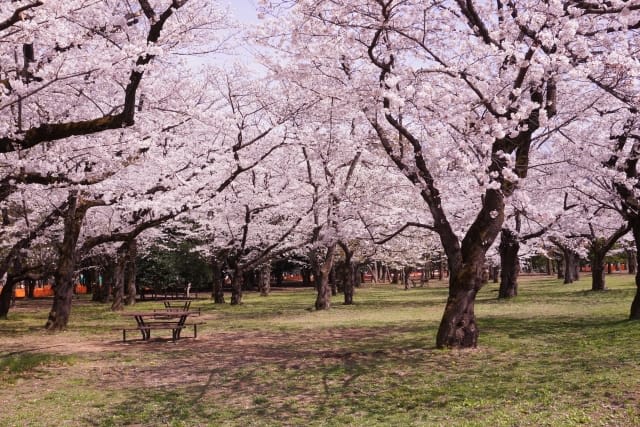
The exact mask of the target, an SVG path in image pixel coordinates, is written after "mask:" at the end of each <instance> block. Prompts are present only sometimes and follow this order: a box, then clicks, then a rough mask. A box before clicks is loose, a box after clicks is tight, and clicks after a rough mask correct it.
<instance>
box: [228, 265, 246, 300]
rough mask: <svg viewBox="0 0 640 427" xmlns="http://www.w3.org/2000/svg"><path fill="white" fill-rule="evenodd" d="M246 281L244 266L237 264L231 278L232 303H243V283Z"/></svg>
mask: <svg viewBox="0 0 640 427" xmlns="http://www.w3.org/2000/svg"><path fill="white" fill-rule="evenodd" d="M243 281H244V271H243V270H242V267H241V266H239V265H236V268H235V269H234V271H233V278H232V279H231V305H238V304H242V285H243V283H242V282H243Z"/></svg>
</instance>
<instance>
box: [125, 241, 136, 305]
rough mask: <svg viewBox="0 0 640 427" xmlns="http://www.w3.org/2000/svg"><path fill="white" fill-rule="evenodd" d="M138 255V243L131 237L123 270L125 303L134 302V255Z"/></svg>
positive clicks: (131, 303)
mask: <svg viewBox="0 0 640 427" xmlns="http://www.w3.org/2000/svg"><path fill="white" fill-rule="evenodd" d="M137 256H138V244H137V242H136V239H131V240H130V241H129V242H128V244H127V266H126V268H125V271H124V286H125V290H126V292H125V294H126V298H125V301H124V303H125V305H133V304H135V303H136V294H137V290H136V257H137Z"/></svg>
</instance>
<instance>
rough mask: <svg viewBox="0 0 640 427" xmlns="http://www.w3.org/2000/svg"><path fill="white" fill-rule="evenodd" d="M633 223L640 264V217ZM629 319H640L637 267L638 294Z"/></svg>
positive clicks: (639, 284) (638, 290)
mask: <svg viewBox="0 0 640 427" xmlns="http://www.w3.org/2000/svg"><path fill="white" fill-rule="evenodd" d="M629 222H630V223H631V231H632V232H633V239H634V240H635V244H636V250H635V255H636V260H635V264H636V266H637V265H638V264H640V217H634V218H633V219H632V220H630V221H629ZM629 320H640V269H638V268H636V295H635V297H634V298H633V302H632V303H631V311H630V313H629Z"/></svg>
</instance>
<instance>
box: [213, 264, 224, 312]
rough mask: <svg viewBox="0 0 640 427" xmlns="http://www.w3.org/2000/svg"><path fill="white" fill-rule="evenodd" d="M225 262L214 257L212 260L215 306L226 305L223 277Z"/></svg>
mask: <svg viewBox="0 0 640 427" xmlns="http://www.w3.org/2000/svg"><path fill="white" fill-rule="evenodd" d="M222 266H223V262H222V260H221V259H220V257H217V256H215V257H213V259H212V260H211V271H212V273H213V290H212V292H211V297H212V298H213V302H214V304H224V303H225V301H224V291H223V289H222V285H223V281H224V277H223V276H222Z"/></svg>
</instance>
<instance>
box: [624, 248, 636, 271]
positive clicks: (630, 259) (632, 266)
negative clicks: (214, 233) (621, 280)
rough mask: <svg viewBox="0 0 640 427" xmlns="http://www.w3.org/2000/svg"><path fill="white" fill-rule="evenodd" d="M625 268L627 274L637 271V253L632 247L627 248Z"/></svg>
mask: <svg viewBox="0 0 640 427" xmlns="http://www.w3.org/2000/svg"><path fill="white" fill-rule="evenodd" d="M626 252H627V268H628V271H629V274H636V271H638V258H637V256H638V253H637V252H636V251H635V250H633V249H628V250H627V251H626Z"/></svg>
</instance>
